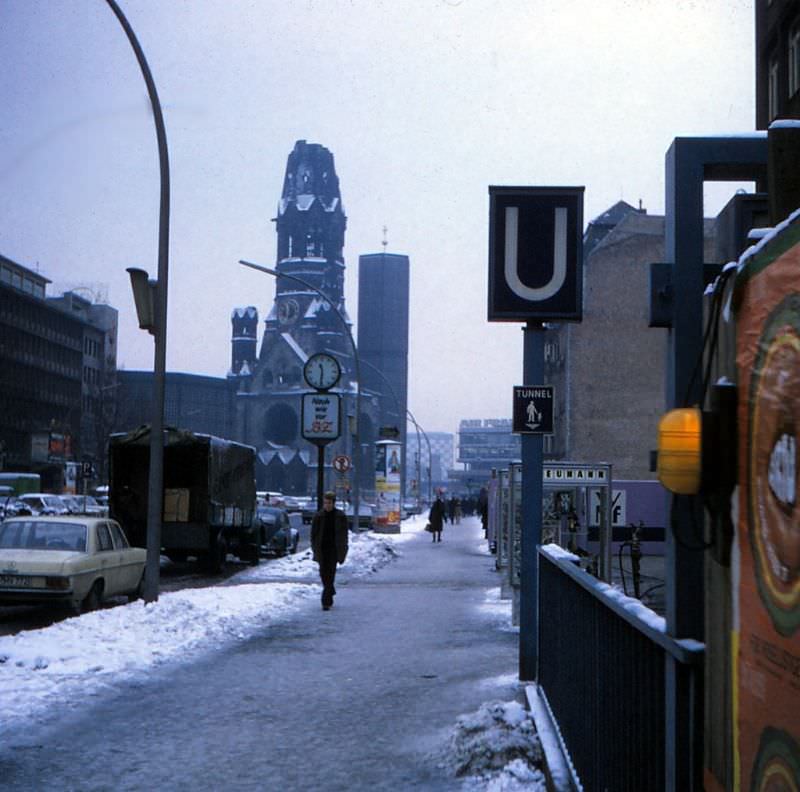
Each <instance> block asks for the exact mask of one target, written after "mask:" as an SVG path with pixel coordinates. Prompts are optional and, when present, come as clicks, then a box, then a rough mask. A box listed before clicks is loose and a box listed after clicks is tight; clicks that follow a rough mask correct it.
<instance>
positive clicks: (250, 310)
mask: <svg viewBox="0 0 800 792" xmlns="http://www.w3.org/2000/svg"><path fill="white" fill-rule="evenodd" d="M244 317H247V318H248V319H255V318H257V317H258V308H256V307H255V306H254V305H248V306H247V308H234V309H233V311H232V312H231V319H242V318H244Z"/></svg>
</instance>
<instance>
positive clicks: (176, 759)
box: [0, 516, 544, 790]
mask: <svg viewBox="0 0 800 792" xmlns="http://www.w3.org/2000/svg"><path fill="white" fill-rule="evenodd" d="M424 524H425V520H424V519H423V518H422V517H419V516H418V517H416V518H412V519H410V520H406V521H405V522H404V523H403V530H402V533H401V534H397V535H379V534H373V533H371V532H368V533H363V534H356V535H353V536H352V537H351V542H350V553H349V555H348V558H347V561H346V563H345V564H344V566H343V567H342V568H341V571H340V574H339V577H338V578H337V581H336V583H337V587H338V594H337V597H336V603H335V607H334V608H333V609H332V610H330V611H328V612H325V611H322V610H321V608H320V603H319V595H320V590H321V587H320V584H319V578H318V575H317V572H316V565H315V564H314V563H313V561H312V560H311V557H310V551H308V550H306V551H304V552H302V553H300V554H298V555H296V556H287V557H285V558H282V559H277V560H274V561H271V562H268V563H265V564H261V565H260V566H258V567H255V568H252V569H250V570H247V571H244V572H241V573H239V574H238V575H236V576H235V577H233V578H231V579H229V580H227V581H226V583H225V584H224V585H221V586H216V587H211V588H204V589H190V590H185V591H179V592H172V593H167V594H163V595H162V596H161V597H160V598H159V600H158V602H156V603H153V604H149V605H144V604H142V603H141V602H134V603H131V604H128V605H120V606H118V607H114V608H110V609H105V610H99V611H95V612H92V613H88V614H84V615H82V616H80V617H76V618H72V619H68V620H66V621H63V622H60V623H58V624H54V625H52V626H51V627H48V628H46V629H43V630H36V631H29V632H23V633H20V634H18V635H16V636H7V637H3V638H1V639H0V662H2V665H0V723H2V726H1V727H0V728H2V743H3V750H2V753H1V754H0V775H1V776H2V778H3V783H4V785H5V786H6V787H7V788H12V789H37V790H46V789H58V790H65V789H75V790H77V789H81V790H90V789H92V790H100V789H114V790H138V789H194V790H202V789H222V788H228V789H241V790H247V789H264V790H269V789H274V790H279V789H280V790H307V789H325V790H361V789H364V790H366V789H372V790H374V789H386V790H389V789H391V790H400V789H426V790H445V789H448V790H449V789H496V790H513V789H532V790H536V789H543V788H544V787H543V776H542V773H541V769H540V756H541V754H540V750H539V745H538V741H537V738H536V736H535V733H534V730H533V725H532V722H531V720H530V718H529V717H528V713H527V712H526V710H525V708H524V706H523V704H522V702H524V696H523V693H522V691H521V689H520V685H519V683H518V680H517V662H518V660H517V645H518V629H516V628H513V627H512V626H511V605H510V602H509V601H506V600H501V599H500V582H499V575H498V573H497V572H496V571H495V568H494V558H493V556H492V555H491V554H490V553H489V551H488V547H487V543H486V540H485V539H484V538H483V532H482V530H481V527H480V522H479V521H478V520H477V518H467V519H464V520H463V521H462V522H461V524H460V525H452V526H451V525H448V526H446V527H445V529H444V532H443V540H442V542H441V543H435V544H434V543H432V542H431V541H430V535H429V534H427V533H425V531H424V530H423V528H424Z"/></svg>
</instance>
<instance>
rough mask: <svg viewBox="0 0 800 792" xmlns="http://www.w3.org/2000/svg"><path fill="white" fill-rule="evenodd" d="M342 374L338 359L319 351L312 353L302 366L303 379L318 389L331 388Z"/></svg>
mask: <svg viewBox="0 0 800 792" xmlns="http://www.w3.org/2000/svg"><path fill="white" fill-rule="evenodd" d="M341 375H342V370H341V368H340V367H339V361H338V360H337V359H336V358H335V357H333V355H327V354H326V353H325V352H319V353H317V354H316V355H312V356H311V357H310V358H309V359H308V361H306V364H305V366H304V367H303V377H304V378H305V381H306V382H307V383H308V384H309V385H310V386H311V387H312V388H317V389H318V390H328V389H329V388H332V387H333V386H334V385H335V384H336V383H337V382H338V381H339V377H340V376H341Z"/></svg>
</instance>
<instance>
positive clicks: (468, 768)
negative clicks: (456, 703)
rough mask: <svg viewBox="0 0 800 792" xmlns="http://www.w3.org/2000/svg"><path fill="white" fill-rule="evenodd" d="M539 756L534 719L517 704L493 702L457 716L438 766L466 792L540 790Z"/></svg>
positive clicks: (541, 768)
mask: <svg viewBox="0 0 800 792" xmlns="http://www.w3.org/2000/svg"><path fill="white" fill-rule="evenodd" d="M543 761H544V759H543V754H542V748H541V745H540V743H539V739H538V737H537V735H536V729H535V727H534V725H533V721H532V720H531V718H530V717H529V715H528V712H527V711H526V710H525V708H524V707H523V706H522V705H521V704H519V703H518V702H516V701H508V702H501V701H494V702H489V703H486V704H482V705H481V706H480V708H479V709H478V710H476V711H475V712H472V713H470V714H468V715H461V716H459V718H458V721H457V722H456V725H455V728H454V729H453V731H452V733H451V735H450V739H449V740H448V742H447V744H446V745H445V746H444V747H443V749H442V751H441V757H440V759H439V766H440V767H442V768H444V769H446V770H447V771H448V772H450V773H451V774H452V775H454V776H456V777H459V778H463V779H464V784H463V786H462V788H463V789H464V790H465V792H466V790H478V789H481V790H492V792H511V791H512V790H523V789H524V790H531V789H542V790H544V789H545V777H544V772H543Z"/></svg>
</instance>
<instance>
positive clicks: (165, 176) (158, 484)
mask: <svg viewBox="0 0 800 792" xmlns="http://www.w3.org/2000/svg"><path fill="white" fill-rule="evenodd" d="M106 2H107V3H108V6H109V8H111V10H112V11H113V12H114V14H115V15H116V17H117V19H118V20H119V23H120V25H122V29H123V30H124V31H125V35H126V36H127V37H128V41H129V42H130V45H131V47H132V48H133V51H134V53H135V55H136V60H137V61H138V62H139V68H140V69H141V70H142V76H143V77H144V81H145V84H146V85H147V94H148V96H149V97H150V104H151V106H152V108H153V122H154V123H155V127H156V139H157V141H158V164H159V172H160V177H161V202H160V207H159V213H158V280H157V281H150V282H149V283H145V286H151V288H148V289H146V292H149V294H146V295H145V300H144V302H142V300H141V298H142V296H143V295H142V294H141V286H142V277H141V274H140V273H142V270H134V271H133V272H131V270H128V272H129V273H130V275H131V283H132V285H133V286H134V292H135V299H136V302H137V310H138V309H139V308H140V306H144V305H146V304H147V302H148V300H149V299H152V300H153V304H152V315H151V316H149V317H144V321H145V322H146V323H147V324H143V323H142V321H143V317H142V316H141V315H139V325H140V326H141V327H144V328H145V329H147V330H148V331H149V332H151V333H152V334H153V337H154V341H155V352H154V357H153V415H152V418H151V420H150V472H149V480H148V496H147V497H148V501H147V560H146V562H145V573H144V601H145V602H155V601H156V600H157V599H158V583H159V574H160V570H159V562H160V559H161V516H162V515H161V506H162V502H163V499H164V437H163V434H164V380H165V374H166V367H167V279H168V278H167V276H168V272H169V156H168V152H167V132H166V129H165V127H164V116H163V115H162V113H161V103H160V102H159V101H158V92H157V91H156V84H155V82H154V81H153V75H152V74H151V73H150V67H149V66H148V65H147V59H146V58H145V56H144V52H143V51H142V48H141V46H140V45H139V41H138V39H137V38H136V34H135V33H134V32H133V28H132V27H131V26H130V24H129V22H128V20H127V19H126V18H125V14H123V13H122V9H121V8H120V7H119V6H118V5H117V3H116V2H115V0H106ZM134 279H136V281H135V282H134ZM144 280H145V281H147V273H144Z"/></svg>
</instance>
